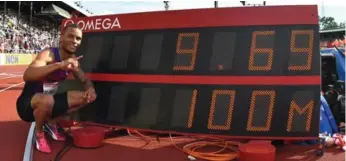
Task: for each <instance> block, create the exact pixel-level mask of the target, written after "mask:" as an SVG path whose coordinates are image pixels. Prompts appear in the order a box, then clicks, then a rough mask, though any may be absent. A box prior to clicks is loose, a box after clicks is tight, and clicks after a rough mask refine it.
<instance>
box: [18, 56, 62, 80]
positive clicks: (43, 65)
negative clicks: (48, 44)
mask: <svg viewBox="0 0 346 161" xmlns="http://www.w3.org/2000/svg"><path fill="white" fill-rule="evenodd" d="M51 59H52V58H51V57H50V51H49V50H44V51H42V52H40V53H39V54H38V55H37V56H36V58H35V60H34V61H33V62H32V63H31V64H30V65H29V67H28V68H27V69H26V70H25V72H24V74H23V79H24V81H38V80H40V79H41V78H43V77H45V76H46V75H48V74H50V73H52V72H54V71H55V70H58V69H60V64H59V63H53V64H49V65H47V62H49V61H51Z"/></svg>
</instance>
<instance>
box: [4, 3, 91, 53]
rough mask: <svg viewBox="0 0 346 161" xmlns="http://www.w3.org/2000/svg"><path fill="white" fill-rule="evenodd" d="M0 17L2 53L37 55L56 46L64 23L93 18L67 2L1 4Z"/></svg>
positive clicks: (88, 13)
mask: <svg viewBox="0 0 346 161" xmlns="http://www.w3.org/2000/svg"><path fill="white" fill-rule="evenodd" d="M76 13H78V14H76ZM0 14H1V15H0V53H21V54H33V53H38V52H39V51H40V50H42V49H44V48H47V47H52V46H57V45H58V39H59V35H60V31H59V29H60V22H61V20H62V19H64V18H71V17H72V15H74V16H76V15H78V16H81V17H83V16H90V15H91V14H90V12H87V11H83V10H81V9H80V8H79V6H77V5H74V4H73V3H71V2H64V1H56V2H54V1H51V2H49V1H45V2H39V1H35V2H30V1H26V2H18V1H17V2H12V1H11V2H8V1H7V2H6V1H2V2H0ZM17 18H18V19H17Z"/></svg>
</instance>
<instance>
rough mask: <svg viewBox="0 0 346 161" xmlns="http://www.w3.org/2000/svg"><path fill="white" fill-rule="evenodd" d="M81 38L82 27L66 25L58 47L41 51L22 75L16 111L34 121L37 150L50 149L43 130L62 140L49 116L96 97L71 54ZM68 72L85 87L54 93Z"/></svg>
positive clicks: (27, 120) (73, 54)
mask: <svg viewBox="0 0 346 161" xmlns="http://www.w3.org/2000/svg"><path fill="white" fill-rule="evenodd" d="M81 40H82V31H81V30H80V29H79V28H78V26H77V25H74V24H71V25H68V26H66V27H65V28H64V29H63V32H62V33H61V37H60V45H59V47H58V48H50V49H45V50H43V51H41V52H40V53H39V54H38V55H37V57H36V58H35V60H33V62H32V63H31V64H30V65H29V67H28V68H27V69H26V71H25V73H24V75H23V79H24V81H25V85H24V88H23V91H22V93H21V94H20V96H19V97H18V99H17V112H18V115H19V117H20V118H21V119H22V120H23V121H26V122H33V121H35V122H36V127H35V142H36V148H37V149H38V150H39V151H41V152H44V153H50V152H51V148H50V146H49V144H48V142H47V140H46V138H45V133H44V132H47V133H48V134H49V135H50V136H51V137H52V138H53V139H54V140H57V141H64V140H65V137H64V135H62V134H60V133H59V132H58V130H57V125H56V123H54V121H52V120H56V119H57V118H58V117H59V116H62V115H65V114H68V113H70V112H72V111H74V110H77V109H79V108H80V107H83V106H85V105H87V104H88V103H91V102H93V101H95V99H96V94H95V89H94V87H93V84H92V82H91V81H90V80H89V79H87V78H86V77H85V75H84V72H83V71H82V70H81V68H80V67H79V63H78V60H79V59H81V58H82V56H79V57H76V56H75V52H76V50H77V48H78V47H79V46H80V44H81ZM70 72H71V73H72V74H73V75H74V76H75V77H76V78H77V79H79V80H80V81H81V83H83V85H84V89H85V91H68V92H64V93H58V94H56V91H57V89H58V85H59V83H61V82H62V81H64V80H65V79H66V78H67V76H68V74H69V73H70Z"/></svg>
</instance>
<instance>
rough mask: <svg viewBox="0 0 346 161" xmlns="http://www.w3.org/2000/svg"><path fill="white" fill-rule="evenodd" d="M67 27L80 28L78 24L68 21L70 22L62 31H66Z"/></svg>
mask: <svg viewBox="0 0 346 161" xmlns="http://www.w3.org/2000/svg"><path fill="white" fill-rule="evenodd" d="M68 28H77V29H80V28H79V26H78V25H77V24H73V23H70V24H67V25H66V26H65V27H64V28H63V29H62V33H65V31H66V30H67V29H68ZM80 30H81V29H80Z"/></svg>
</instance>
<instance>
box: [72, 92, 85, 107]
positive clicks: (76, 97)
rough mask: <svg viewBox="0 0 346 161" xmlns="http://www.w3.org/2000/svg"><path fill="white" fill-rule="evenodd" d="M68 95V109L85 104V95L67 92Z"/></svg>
mask: <svg viewBox="0 0 346 161" xmlns="http://www.w3.org/2000/svg"><path fill="white" fill-rule="evenodd" d="M67 95H68V104H69V107H70V108H74V107H78V106H84V105H86V104H87V102H86V99H85V93H84V92H82V91H69V92H68V93H67Z"/></svg>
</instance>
